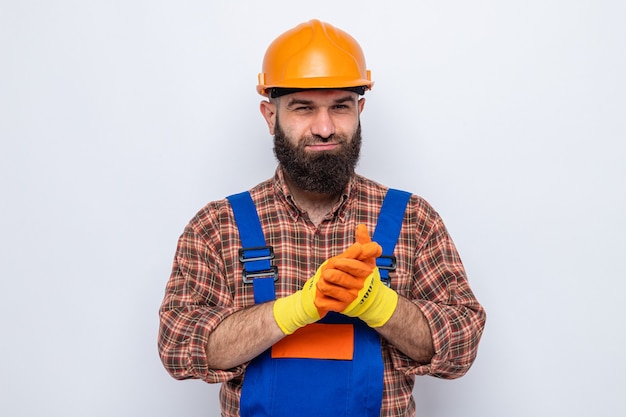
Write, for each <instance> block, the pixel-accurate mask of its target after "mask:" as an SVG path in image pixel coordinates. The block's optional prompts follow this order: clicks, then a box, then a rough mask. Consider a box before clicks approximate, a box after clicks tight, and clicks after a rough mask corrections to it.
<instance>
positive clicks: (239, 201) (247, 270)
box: [227, 191, 278, 304]
mask: <svg viewBox="0 0 626 417" xmlns="http://www.w3.org/2000/svg"><path fill="white" fill-rule="evenodd" d="M227 199H228V201H229V202H230V205H231V207H232V209H233V215H234V216H235V223H236V224H237V228H238V229H239V238H240V239H241V246H242V248H241V249H239V261H240V262H242V263H243V282H244V283H245V284H249V283H252V285H253V288H254V302H255V303H256V304H260V303H264V302H266V301H270V300H273V299H275V298H276V294H275V291H274V281H276V280H277V279H278V269H277V268H276V266H272V264H271V260H272V259H273V258H274V249H273V248H272V247H271V246H267V244H266V243H265V236H264V234H263V229H262V228H261V221H260V220H259V215H258V213H257V211H256V206H255V205H254V202H253V201H252V197H251V196H250V193H249V192H248V191H244V192H243V193H239V194H234V195H231V196H229V197H227Z"/></svg>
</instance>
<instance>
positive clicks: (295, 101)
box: [287, 94, 354, 107]
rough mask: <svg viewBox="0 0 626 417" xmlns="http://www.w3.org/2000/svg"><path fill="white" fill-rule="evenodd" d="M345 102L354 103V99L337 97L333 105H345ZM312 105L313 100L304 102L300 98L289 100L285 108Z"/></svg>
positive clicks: (348, 96) (350, 96)
mask: <svg viewBox="0 0 626 417" xmlns="http://www.w3.org/2000/svg"><path fill="white" fill-rule="evenodd" d="M346 101H351V102H354V97H353V96H352V95H351V94H349V95H346V96H343V97H339V98H338V99H335V100H333V104H341V103H345V102H346ZM313 103H314V101H313V100H304V99H300V98H291V99H290V100H289V102H288V103H287V107H293V106H296V105H305V106H310V105H311V104H313Z"/></svg>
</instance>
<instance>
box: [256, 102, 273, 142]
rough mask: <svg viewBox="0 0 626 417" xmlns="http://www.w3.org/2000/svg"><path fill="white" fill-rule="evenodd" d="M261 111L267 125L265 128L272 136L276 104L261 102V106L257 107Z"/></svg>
mask: <svg viewBox="0 0 626 417" xmlns="http://www.w3.org/2000/svg"><path fill="white" fill-rule="evenodd" d="M259 109H260V110H261V114H262V115H263V118H264V119H265V122H266V123H267V127H268V128H269V131H270V135H273V134H274V127H275V126H276V110H277V109H276V104H275V103H270V102H269V101H266V100H263V101H261V105H260V106H259Z"/></svg>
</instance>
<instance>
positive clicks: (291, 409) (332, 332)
mask: <svg viewBox="0 0 626 417" xmlns="http://www.w3.org/2000/svg"><path fill="white" fill-rule="evenodd" d="M410 197H411V194H410V193H406V192H404V191H399V190H394V189H390V190H389V191H388V193H387V195H386V197H385V200H384V201H383V205H382V207H381V211H380V214H379V217H378V221H377V225H376V229H375V231H374V235H373V239H372V240H373V241H375V242H378V243H379V244H380V245H381V246H382V248H383V255H382V256H381V257H379V258H378V259H377V260H376V264H377V266H378V268H379V272H380V276H381V280H382V281H383V282H384V283H385V284H386V285H389V271H391V270H394V269H395V267H396V260H395V257H394V256H393V250H394V248H395V244H396V241H397V240H398V236H399V234H400V229H401V228H402V220H403V218H404V211H405V209H406V205H407V203H408V200H409V198H410ZM228 200H229V202H230V204H231V206H232V209H233V213H234V216H235V221H236V223H237V227H238V229H239V235H240V238H241V243H242V248H241V249H240V250H239V260H240V261H241V262H242V263H243V266H244V273H243V281H244V282H245V283H247V284H248V283H251V284H252V285H253V288H254V301H255V303H257V304H259V303H264V302H267V301H271V300H274V299H275V292H274V282H275V281H276V280H278V269H277V267H276V266H272V265H271V260H272V259H273V257H274V253H273V248H272V247H271V246H267V245H266V243H265V237H264V234H263V230H262V228H261V223H260V220H259V218H258V215H257V212H256V208H255V206H254V203H253V201H252V198H251V197H250V194H249V193H248V192H243V193H240V194H236V195H232V196H230V197H228ZM382 392H383V360H382V354H381V346H380V336H379V335H378V333H377V332H376V331H375V330H373V329H371V328H370V327H369V326H367V325H366V324H365V323H364V322H362V321H361V320H359V319H358V318H352V317H348V316H344V315H342V314H339V313H334V312H330V313H328V314H327V315H326V317H324V318H323V319H321V320H319V321H318V322H317V323H313V324H310V325H308V326H305V327H303V328H301V329H298V330H297V331H296V332H294V333H293V334H292V335H289V336H286V337H285V338H284V339H283V340H281V341H280V342H278V343H276V344H275V345H274V346H272V348H270V349H268V350H266V351H265V352H263V353H262V354H261V355H259V356H257V357H256V358H255V359H253V360H252V361H251V362H250V364H249V365H248V367H247V369H246V373H245V377H244V381H243V387H242V393H241V402H240V415H241V416H242V417H261V416H263V417H294V416H297V417H320V416H331V417H340V416H342V417H378V416H379V415H380V408H381V403H382Z"/></svg>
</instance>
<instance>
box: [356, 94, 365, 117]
mask: <svg viewBox="0 0 626 417" xmlns="http://www.w3.org/2000/svg"><path fill="white" fill-rule="evenodd" d="M364 107H365V97H361V98H360V99H359V102H358V108H359V114H361V112H362V111H363V108H364Z"/></svg>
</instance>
